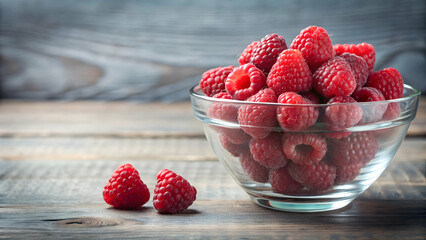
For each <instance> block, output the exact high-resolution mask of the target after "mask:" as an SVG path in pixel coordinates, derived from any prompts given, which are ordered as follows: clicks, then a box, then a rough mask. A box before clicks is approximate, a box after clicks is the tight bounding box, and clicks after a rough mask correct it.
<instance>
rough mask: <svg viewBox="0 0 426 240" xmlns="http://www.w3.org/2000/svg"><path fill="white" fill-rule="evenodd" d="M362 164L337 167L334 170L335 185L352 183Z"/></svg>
mask: <svg viewBox="0 0 426 240" xmlns="http://www.w3.org/2000/svg"><path fill="white" fill-rule="evenodd" d="M361 168H362V164H360V163H354V164H348V165H344V166H337V168H336V180H335V183H336V184H344V183H348V182H352V181H353V180H354V179H355V178H356V177H357V176H358V174H359V172H360V171H361Z"/></svg>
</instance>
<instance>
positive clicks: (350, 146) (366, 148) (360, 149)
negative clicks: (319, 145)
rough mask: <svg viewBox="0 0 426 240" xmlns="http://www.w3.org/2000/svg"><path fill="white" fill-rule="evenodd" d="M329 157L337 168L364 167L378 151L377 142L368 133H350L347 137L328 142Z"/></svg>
mask: <svg viewBox="0 0 426 240" xmlns="http://www.w3.org/2000/svg"><path fill="white" fill-rule="evenodd" d="M329 145H330V147H329V149H330V151H329V155H330V158H331V160H333V162H334V163H335V164H336V165H337V166H347V165H352V164H361V165H362V166H365V165H366V164H367V163H368V162H369V161H370V160H371V159H373V158H374V156H375V155H376V152H377V151H378V150H379V142H378V141H377V140H376V138H375V137H374V135H373V134H372V133H369V132H359V133H352V134H351V135H350V136H349V137H346V138H341V139H339V140H330V141H329Z"/></svg>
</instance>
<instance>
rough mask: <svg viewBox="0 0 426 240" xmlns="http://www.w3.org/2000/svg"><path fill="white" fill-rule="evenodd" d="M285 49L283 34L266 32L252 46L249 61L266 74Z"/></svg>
mask: <svg viewBox="0 0 426 240" xmlns="http://www.w3.org/2000/svg"><path fill="white" fill-rule="evenodd" d="M285 49H287V44H286V42H285V39H284V37H283V36H279V35H277V34H275V33H273V34H268V35H266V36H265V37H264V38H262V40H260V43H259V44H257V45H256V46H255V47H254V48H253V51H252V54H251V59H250V62H251V63H253V64H254V65H255V66H256V67H258V68H259V69H260V70H262V71H263V72H264V73H265V75H267V74H268V73H269V71H270V70H271V68H272V65H274V63H275V62H276V61H277V58H278V55H279V54H280V53H281V52H282V51H284V50H285Z"/></svg>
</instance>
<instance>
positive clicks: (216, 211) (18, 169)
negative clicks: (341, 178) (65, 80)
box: [0, 97, 426, 239]
mask: <svg viewBox="0 0 426 240" xmlns="http://www.w3.org/2000/svg"><path fill="white" fill-rule="evenodd" d="M425 160H426V98H425V97H422V99H421V101H420V106H419V111H418V114H417V118H416V119H415V120H414V121H413V123H412V125H411V127H410V129H409V132H408V135H407V137H406V139H405V140H404V142H403V144H402V146H401V148H400V149H399V151H398V153H397V155H396V156H395V158H394V159H393V161H392V163H391V164H390V166H389V167H388V169H387V170H386V171H385V172H384V173H383V175H382V176H381V177H380V178H379V179H378V180H377V181H376V182H375V183H374V184H373V185H372V186H371V187H370V188H369V189H368V190H367V191H366V192H365V193H364V194H362V195H361V196H360V197H359V198H358V199H356V200H355V201H354V202H353V203H351V204H350V205H348V206H347V207H345V208H343V209H340V210H335V211H331V212H323V213H287V212H279V211H273V210H269V209H265V208H262V207H260V206H258V205H256V204H255V203H253V202H252V201H251V200H250V199H249V197H248V195H247V194H246V193H245V192H243V190H242V189H241V188H240V187H239V186H238V185H237V184H236V183H235V182H234V181H233V179H232V178H231V177H230V176H229V175H228V174H227V173H226V171H225V170H224V168H223V167H222V166H221V165H220V164H219V162H218V161H217V159H216V157H215V155H214V153H213V152H212V150H211V148H210V146H209V144H208V143H207V141H206V139H205V137H204V134H203V132H202V126H201V123H200V122H198V120H196V119H195V117H194V116H193V114H192V109H191V106H190V104H189V103H188V102H182V103H174V104H160V103H147V104H137V103H129V102H92V101H85V102H84V101H83V102H26V101H3V102H1V103H0V239H78V238H88V239H122V238H134V239H136V238H148V239H149V238H151V239H240V238H244V239H250V238H252V239H318V238H319V239H359V238H367V239H424V237H425V236H426V228H425V219H426V206H425V196H426V181H425V162H426V161H425ZM127 162H129V163H131V164H133V165H134V166H135V167H136V168H137V169H138V170H139V171H140V173H141V175H142V179H143V181H144V182H145V183H146V184H147V185H148V187H149V188H150V190H151V191H153V189H154V185H155V176H156V173H157V172H158V171H159V170H160V169H162V168H169V169H172V170H174V171H176V172H177V173H179V174H181V175H183V176H184V177H185V178H187V179H188V180H189V181H190V182H191V183H193V184H194V185H195V186H196V188H197V189H198V195H197V200H196V201H195V202H194V204H193V205H192V206H191V207H190V208H189V209H188V210H186V211H184V212H183V213H180V214H176V215H163V214H158V213H157V212H156V211H155V209H154V208H153V206H152V201H151V200H150V201H149V202H148V203H147V204H146V205H145V206H144V207H143V208H141V209H139V210H133V211H130V210H127V211H125V210H116V209H113V208H111V207H109V206H108V205H107V204H106V203H105V202H104V201H103V199H102V189H103V186H104V184H105V183H106V182H107V180H108V178H109V177H110V175H111V173H112V172H113V171H114V169H115V168H116V167H117V166H118V165H120V164H123V163H127Z"/></svg>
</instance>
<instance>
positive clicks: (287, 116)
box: [277, 92, 319, 131]
mask: <svg viewBox="0 0 426 240" xmlns="http://www.w3.org/2000/svg"><path fill="white" fill-rule="evenodd" d="M278 103H282V104H290V105H294V107H290V106H285V107H284V106H282V107H281V106H280V107H278V108H277V120H278V123H279V124H280V126H281V127H282V128H283V129H286V130H291V131H297V130H304V129H307V128H309V127H310V126H312V125H314V124H315V122H316V121H317V118H318V115H319V112H318V109H317V108H315V107H314V106H297V105H299V104H312V102H311V101H309V100H307V99H306V98H304V97H302V96H301V95H299V94H297V93H295V92H285V93H283V94H281V95H280V96H279V97H278Z"/></svg>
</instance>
